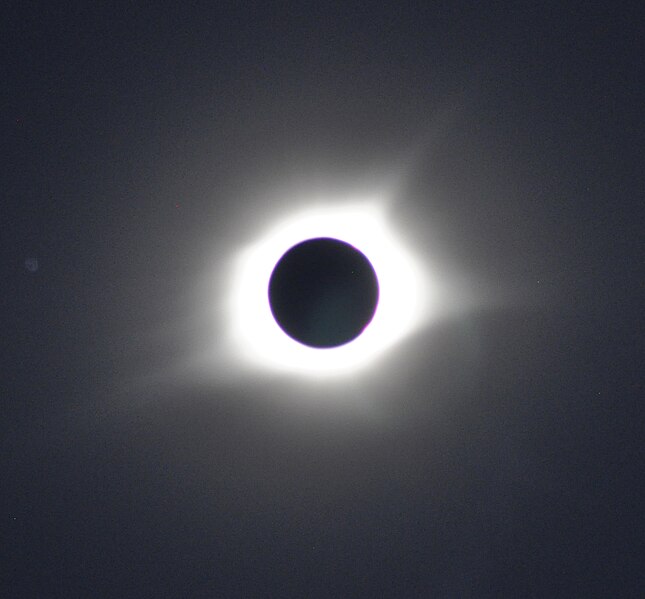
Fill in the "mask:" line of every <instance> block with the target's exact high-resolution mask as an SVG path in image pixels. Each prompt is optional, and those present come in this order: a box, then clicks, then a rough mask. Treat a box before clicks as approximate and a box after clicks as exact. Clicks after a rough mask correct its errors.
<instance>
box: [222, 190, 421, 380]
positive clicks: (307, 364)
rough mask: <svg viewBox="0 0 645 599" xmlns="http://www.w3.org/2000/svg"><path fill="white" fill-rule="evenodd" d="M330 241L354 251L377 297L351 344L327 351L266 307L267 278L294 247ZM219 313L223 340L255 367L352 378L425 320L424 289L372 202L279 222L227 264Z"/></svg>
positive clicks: (418, 269)
mask: <svg viewBox="0 0 645 599" xmlns="http://www.w3.org/2000/svg"><path fill="white" fill-rule="evenodd" d="M315 237H332V238H336V239H340V240H342V241H345V242H347V243H349V244H351V245H353V246H354V247H356V248H357V249H359V250H360V251H361V252H362V253H363V254H364V255H365V256H366V257H367V258H368V260H369V261H370V262H371V263H372V266H373V267H374V270H375V271H376V274H377V277H378V281H379V289H380V296H379V302H378V306H377V309H376V313H375V314H374V318H373V319H372V321H371V323H370V324H369V325H368V326H367V328H366V329H365V330H364V331H363V333H362V334H361V335H359V336H358V337H357V338H356V339H354V340H353V341H351V342H350V343H347V344H345V345H342V346H339V347H334V348H324V349H318V348H312V347H307V346H305V345H302V344H300V343H298V342H297V341H294V340H293V339H291V338H290V337H288V336H287V335H286V334H285V333H284V332H283V331H282V329H280V327H279V326H278V324H277V323H276V322H275V320H274V318H273V315H272V314H271V309H270V306H269V300H268V292H267V290H268V285H269V279H270V276H271V273H272V271H273V268H274V267H275V265H276V263H277V262H278V260H279V259H280V258H281V257H282V256H283V254H284V253H285V252H286V251H287V250H288V249H290V248H291V247H293V246H294V245H296V244H297V243H299V242H301V241H303V240H305V239H311V238H315ZM230 290H231V292H230V295H229V298H228V305H227V310H226V320H227V326H228V330H229V338H228V341H229V342H230V344H231V345H232V347H233V348H234V350H235V352H236V353H237V355H238V356H239V357H240V358H242V359H243V360H245V361H247V362H249V363H250V364H253V365H255V366H257V367H261V368H265V369H269V370H274V371H282V372H291V373H293V374H301V375H312V376H329V375H343V374H352V373H355V372H357V370H359V369H362V368H364V367H366V366H368V365H370V364H373V363H374V361H375V360H376V359H377V358H378V357H379V356H381V355H382V354H383V353H384V352H385V351H386V350H388V349H391V348H392V347H393V346H394V345H396V344H397V343H398V342H400V341H401V340H402V339H403V338H405V337H406V336H408V335H409V334H410V333H412V332H413V331H414V330H415V329H417V328H418V327H419V326H420V325H421V324H422V323H423V321H424V320H425V319H426V318H427V316H428V311H429V305H428V304H429V293H428V291H429V285H428V281H427V276H426V274H425V272H424V270H423V269H422V268H421V266H420V264H419V262H418V261H417V260H416V259H415V258H414V256H413V254H412V252H410V251H409V250H408V249H407V248H406V247H405V245H404V244H403V243H402V242H401V241H400V240H399V239H398V238H397V236H396V235H395V234H394V232H393V231H392V230H391V227H390V226H388V223H387V218H386V214H385V210H384V209H383V206H382V205H381V204H379V203H377V202H369V203H356V204H349V205H337V206H329V205H321V206H316V207H312V208H310V209H308V210H303V211H302V212H300V213H298V214H294V215H292V216H289V217H287V218H284V219H281V220H279V221H278V222H277V223H276V224H275V225H274V226H273V227H271V228H270V229H269V230H268V231H267V232H266V233H265V234H264V235H262V236H261V238H260V240H259V241H257V242H256V243H253V244H252V245H250V246H247V247H246V248H244V249H243V250H242V251H241V252H240V253H239V254H238V255H237V259H236V260H235V264H234V268H233V275H232V281H231V283H230Z"/></svg>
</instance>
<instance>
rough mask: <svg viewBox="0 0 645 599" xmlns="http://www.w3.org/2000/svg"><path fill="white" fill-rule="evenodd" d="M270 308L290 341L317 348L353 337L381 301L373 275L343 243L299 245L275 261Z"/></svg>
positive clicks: (324, 240)
mask: <svg viewBox="0 0 645 599" xmlns="http://www.w3.org/2000/svg"><path fill="white" fill-rule="evenodd" d="M268 292H269V304H270V306H271V312H272V314H273V317H274V319H275V321H276V322H277V324H278V325H279V326H280V328H281V329H282V330H283V331H284V333H286V334H287V335H288V336H289V337H291V338H292V339H294V340H295V341H298V342H299V343H302V344H303V345H307V346H309V347H315V348H331V347H338V346H340V345H344V344H346V343H349V342H350V341H352V340H354V339H356V338H357V337H358V336H359V335H360V334H361V333H362V332H363V330H364V329H365V327H367V325H368V324H369V323H370V321H371V320H372V318H373V316H374V313H375V311H376V306H377V303H378V298H379V286H378V279H377V277H376V272H375V271H374V268H373V267H372V265H371V264H370V262H369V260H368V259H367V258H366V257H365V255H364V254H363V253H361V252H360V251H359V250H357V249H356V248H355V247H353V246H351V245H350V244H348V243H345V242H344V241H340V240H338V239H332V238H327V237H321V238H316V239H308V240H306V241H303V242H301V243H299V244H297V245H295V246H293V247H292V248H291V249H289V250H288V251H287V252H286V253H285V254H284V255H283V256H282V257H281V258H280V260H279V261H278V263H277V264H276V266H275V268H274V269H273V272H272V274H271V278H270V280H269V290H268Z"/></svg>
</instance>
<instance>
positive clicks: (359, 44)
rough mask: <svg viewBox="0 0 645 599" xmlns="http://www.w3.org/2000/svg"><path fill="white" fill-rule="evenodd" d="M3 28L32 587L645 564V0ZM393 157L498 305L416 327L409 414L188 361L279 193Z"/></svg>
mask: <svg viewBox="0 0 645 599" xmlns="http://www.w3.org/2000/svg"><path fill="white" fill-rule="evenodd" d="M139 4H141V5H143V4H145V3H139ZM0 23H1V24H0V48H1V55H0V56H1V59H0V64H1V69H2V70H1V79H0V82H1V83H0V102H1V105H0V107H1V110H0V123H1V127H2V144H1V146H0V152H1V167H2V168H1V169H0V181H1V183H2V184H1V186H0V192H1V194H2V196H1V199H0V247H1V265H2V266H1V268H2V270H1V273H0V276H1V278H0V281H1V284H2V288H1V293H0V301H1V302H2V305H1V310H0V333H1V336H2V346H1V347H2V349H1V350H0V351H1V354H0V355H1V360H0V402H1V404H0V407H1V412H0V595H1V596H2V597H7V598H14V597H15V598H23V597H43V598H44V597H56V598H65V599H71V598H74V597H92V598H99V597H114V598H121V599H123V598H129V597H133V598H134V597H156V598H161V597H200V598H201V597H636V596H639V595H640V592H642V591H643V588H645V576H644V575H643V571H644V568H645V566H644V560H643V558H644V556H645V541H644V539H645V528H644V526H643V522H644V518H643V514H642V511H643V501H644V499H645V494H644V493H643V480H642V479H643V474H642V470H643V465H644V464H643V462H644V460H643V458H644V451H643V447H644V444H643V438H644V437H643V432H644V428H645V427H644V422H645V421H644V419H643V413H642V396H643V384H642V381H643V377H642V372H641V366H642V363H643V342H642V337H643V332H644V330H643V315H642V311H643V299H644V298H643V280H644V274H645V273H644V269H643V257H644V255H645V251H644V250H645V247H644V246H645V244H644V241H643V239H644V238H643V223H644V222H645V209H644V206H645V204H644V190H645V176H644V173H645V168H644V164H643V162H644V161H643V156H644V150H645V143H644V136H643V133H644V128H643V122H644V120H643V117H644V110H643V107H644V106H645V91H644V90H645V87H644V85H643V81H644V80H645V73H644V69H643V64H644V56H645V48H644V41H643V40H644V39H645V35H644V33H645V27H644V23H645V20H644V19H643V8H642V5H641V3H639V2H633V3H626V2H615V3H614V2H607V3H604V5H603V4H602V3H582V2H581V3H576V2H557V3H552V4H551V3H546V2H545V3H526V4H524V3H521V2H517V3H508V4H504V3H498V2H490V3H487V2H483V3H475V2H472V3H465V5H464V6H461V7H460V6H459V4H458V3H452V2H437V3H420V4H418V5H417V4H406V3H394V2H392V3H373V4H367V3H365V4H363V3H352V2H349V3H344V2H339V3H337V4H330V3H326V2H316V3H311V5H308V6H305V3H299V4H293V5H289V3H286V2H285V3H276V4H275V5H274V4H272V3H269V2H266V3H265V2H263V3H257V4H255V3H227V2H210V3H179V2H178V3H174V4H168V3H162V2H159V3H155V4H154V7H153V8H150V9H147V8H139V7H136V6H134V5H131V4H129V3H122V4H118V5H117V4H114V5H108V4H103V3H100V4H99V3H94V2H91V3H88V2H85V3H78V4H76V5H74V4H73V3H44V2H43V3H31V2H26V1H25V2H14V3H10V4H9V6H8V7H7V6H5V7H4V8H3V9H2V13H1V18H0ZM390 171H391V172H396V173H398V175H397V177H399V179H398V180H399V181H400V185H399V187H398V192H397V193H398V197H397V211H396V214H395V215H393V218H395V219H396V221H397V223H398V224H399V226H400V228H401V229H402V230H403V231H406V230H407V231H408V233H409V236H408V240H409V242H410V244H411V247H414V248H417V249H418V251H419V253H420V255H421V256H426V255H429V254H431V253H433V252H434V253H433V256H434V257H435V260H436V261H437V263H439V264H441V265H442V267H443V268H444V270H445V271H446V272H454V273H459V278H460V280H462V281H463V282H464V289H466V288H467V289H475V290H479V291H478V293H479V292H481V293H479V295H478V297H480V298H484V297H485V298H488V300H487V301H483V300H482V301H479V300H478V301H473V302H471V303H472V306H471V308H470V309H468V310H462V311H461V312H460V313H455V315H453V316H452V317H450V318H443V319H439V320H437V321H436V322H434V323H431V324H430V326H428V327H426V328H424V329H422V330H420V331H418V332H417V334H416V335H414V336H413V337H412V338H410V339H408V340H406V341H404V342H403V343H402V344H401V345H400V346H398V347H396V348H395V349H394V350H393V351H392V352H391V353H390V354H388V356H387V359H386V360H385V361H384V362H383V363H382V364H380V365H379V372H380V373H382V377H381V378H382V379H383V380H382V381H380V383H379V385H378V386H373V387H371V388H370V387H369V383H367V382H366V383H365V386H364V387H361V388H362V389H363V391H362V392H363V393H367V394H368V395H369V394H373V396H374V397H373V399H374V402H375V404H378V405H379V406H380V408H379V409H380V412H379V414H380V416H378V417H376V416H374V415H370V414H369V410H360V409H356V410H354V409H344V408H343V405H344V404H343V402H342V401H338V400H337V398H334V397H333V396H334V395H335V394H337V393H339V391H338V390H337V388H335V387H334V388H327V387H325V383H324V382H320V381H318V382H311V386H312V389H311V390H310V392H307V391H306V389H305V390H304V391H303V387H302V385H301V384H299V385H300V386H298V387H295V386H294V385H293V384H292V382H291V381H290V379H289V378H288V377H286V378H281V379H271V380H269V379H268V378H266V379H265V378H263V377H264V375H261V374H260V373H258V374H257V376H256V377H249V379H248V380H246V379H243V378H242V377H239V379H238V380H237V381H236V380H227V381H226V382H224V381H222V382H221V383H219V382H218V379H217V376H213V377H212V379H211V380H206V379H205V378H204V377H201V378H199V377H198V378H196V379H195V380H194V381H192V380H191V377H190V376H176V375H175V373H176V372H178V370H180V369H181V368H180V366H178V365H180V364H182V363H184V362H185V361H186V360H189V359H190V356H191V355H193V352H194V349H195V346H197V345H200V344H205V343H207V339H206V337H207V336H208V332H209V330H214V329H213V327H211V323H206V322H204V318H203V313H202V312H200V310H198V309H197V306H201V305H203V304H204V303H205V302H207V301H208V299H209V298H208V297H207V296H205V295H204V294H203V281H204V280H205V279H207V278H208V273H209V272H212V273H213V274H212V276H213V277H215V278H216V277H218V276H219V275H218V273H219V272H220V271H221V269H223V268H224V265H225V264H227V260H229V258H230V257H231V256H232V255H233V254H234V253H235V252H236V251H237V250H238V249H239V247H241V246H242V245H243V244H244V243H245V242H248V241H252V240H253V235H254V234H255V232H256V229H255V228H254V227H250V225H249V223H251V222H254V223H255V222H256V221H257V220H258V217H257V214H258V211H261V214H262V216H263V217H264V216H266V215H271V213H272V210H273V209H274V207H273V206H272V205H271V204H270V203H268V202H269V201H268V200H266V201H265V202H262V201H261V199H258V198H259V197H261V194H259V193H258V192H259V190H262V189H263V188H264V187H266V188H267V189H276V188H279V187H280V186H282V185H287V183H288V182H290V181H291V182H293V181H295V182H297V183H298V185H300V186H301V187H302V186H303V185H304V183H303V182H306V181H309V180H311V181H315V182H320V181H325V182H331V183H330V184H336V183H337V185H338V187H339V189H342V186H343V185H344V184H345V183H348V184H349V183H351V182H354V181H370V180H372V178H374V177H378V175H379V174H382V173H384V172H390ZM334 182H336V183H334ZM271 197H275V196H271ZM283 208H284V207H283V206H278V205H276V206H275V210H276V212H279V213H280V214H282V213H283V212H284V210H283ZM254 215H255V216H254ZM254 219H255V220H254ZM30 259H31V261H30V262H26V261H27V260H30ZM34 260H37V268H36V264H35V262H34ZM466 303H468V302H467V301H466ZM209 327H210V328H209ZM215 329H216V327H215ZM163 373H166V375H165V376H163ZM366 389H367V390H368V391H365V390H366ZM352 392H353V391H351V389H350V392H348V394H349V395H351V393H352ZM357 393H359V391H357ZM299 394H302V395H303V397H302V399H303V401H302V402H299V401H297V399H298V398H297V396H298V395H299ZM305 395H306V396H307V397H304V396H305ZM314 395H315V396H316V397H317V399H316V401H312V400H311V398H312V397H313V396H314ZM325 396H327V397H328V399H329V401H328V402H326V401H324V398H325ZM286 398H288V399H286ZM369 399H370V398H369V397H368V400H369ZM383 414H385V416H383Z"/></svg>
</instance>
